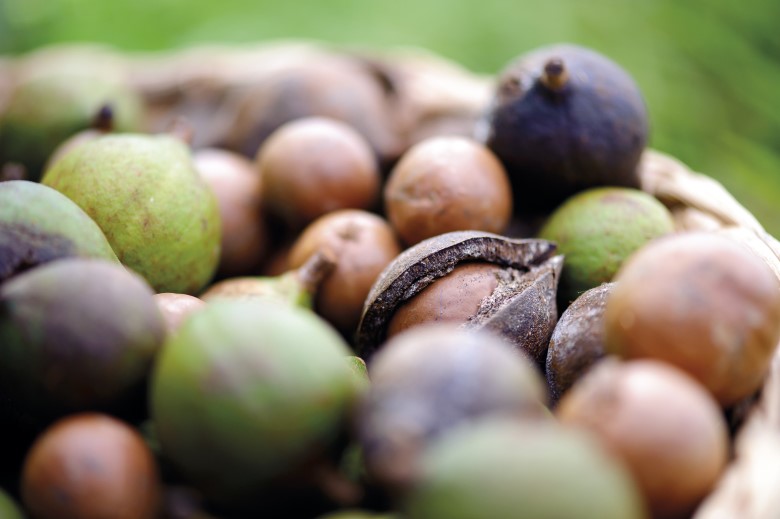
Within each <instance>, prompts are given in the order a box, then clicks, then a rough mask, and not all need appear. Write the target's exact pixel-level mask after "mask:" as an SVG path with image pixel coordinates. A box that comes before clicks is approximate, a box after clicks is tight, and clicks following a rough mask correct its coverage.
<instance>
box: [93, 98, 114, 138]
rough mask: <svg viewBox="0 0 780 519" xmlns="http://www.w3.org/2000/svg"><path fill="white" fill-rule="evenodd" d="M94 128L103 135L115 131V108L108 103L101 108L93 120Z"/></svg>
mask: <svg viewBox="0 0 780 519" xmlns="http://www.w3.org/2000/svg"><path fill="white" fill-rule="evenodd" d="M92 128H93V129H95V130H98V131H100V132H103V133H111V132H113V131H114V107H113V106H111V103H106V104H104V105H103V106H101V107H100V109H99V110H98V111H97V113H96V114H95V117H94V118H93V119H92Z"/></svg>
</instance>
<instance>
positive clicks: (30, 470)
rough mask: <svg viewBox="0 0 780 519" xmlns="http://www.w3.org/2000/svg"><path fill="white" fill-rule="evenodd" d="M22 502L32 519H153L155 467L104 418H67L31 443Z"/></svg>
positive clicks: (135, 437)
mask: <svg viewBox="0 0 780 519" xmlns="http://www.w3.org/2000/svg"><path fill="white" fill-rule="evenodd" d="M22 500H23V501H24V505H25V507H26V508H27V510H28V511H29V512H30V515H31V516H32V517H34V518H35V519H104V518H106V517H111V518H116V519H153V518H156V517H157V514H158V511H159V508H160V481H159V476H158V470H157V465H156V462H155V460H154V457H153V456H152V453H151V452H150V451H149V449H148V447H147V446H146V444H145V443H144V441H143V439H142V438H141V436H140V435H139V434H138V433H137V432H135V431H134V430H133V429H131V428H130V427H129V426H128V425H126V424H124V423H123V422H120V421H119V420H116V419H114V418H111V417H110V416H107V415H101V414H97V413H88V414H81V415H73V416H71V417H68V418H65V419H63V420H61V421H59V422H56V423H55V424H54V425H52V426H51V427H50V428H49V429H47V430H46V431H45V432H44V433H43V435H42V436H41V437H40V438H38V440H36V442H35V444H34V445H33V447H32V448H31V450H30V452H29V453H28V455H27V458H26V460H25V463H24V468H23V472H22Z"/></svg>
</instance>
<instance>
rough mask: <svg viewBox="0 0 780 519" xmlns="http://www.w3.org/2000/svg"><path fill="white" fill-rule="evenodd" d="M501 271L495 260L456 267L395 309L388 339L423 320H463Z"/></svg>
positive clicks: (490, 290) (473, 311) (474, 312)
mask: <svg viewBox="0 0 780 519" xmlns="http://www.w3.org/2000/svg"><path fill="white" fill-rule="evenodd" d="M501 270H502V267H501V266H500V265H496V264H495V263H481V262H479V263H464V264H462V265H458V266H456V267H455V268H454V269H453V270H452V272H450V273H449V274H447V275H446V276H444V277H441V278H439V279H437V280H436V282H435V283H432V284H430V285H428V286H427V287H425V288H424V289H423V290H422V292H420V293H419V294H417V295H416V296H414V297H412V298H411V299H410V300H409V301H407V302H406V303H404V304H403V305H402V306H401V307H400V308H398V309H397V310H396V311H395V313H394V314H393V317H392V318H391V319H390V323H389V324H388V325H387V338H388V339H389V338H391V337H393V336H394V335H397V334H398V333H400V332H402V331H404V330H407V329H409V328H412V327H414V326H419V325H421V324H426V323H433V322H439V323H441V322H449V323H454V324H463V323H465V322H466V321H468V320H469V319H470V318H471V317H473V316H475V315H477V312H478V311H479V307H480V304H481V303H482V300H483V299H485V298H487V297H489V296H490V295H491V294H492V293H493V291H494V290H495V289H496V288H497V287H498V283H499V272H501Z"/></svg>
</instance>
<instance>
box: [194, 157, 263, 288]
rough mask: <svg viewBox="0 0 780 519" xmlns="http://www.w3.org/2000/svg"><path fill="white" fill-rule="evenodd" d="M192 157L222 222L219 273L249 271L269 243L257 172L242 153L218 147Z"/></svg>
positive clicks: (255, 264) (233, 274)
mask: <svg viewBox="0 0 780 519" xmlns="http://www.w3.org/2000/svg"><path fill="white" fill-rule="evenodd" d="M192 158H193V161H194V162H195V168H196V169H197V170H198V173H199V174H200V176H201V178H202V179H203V180H204V181H205V182H206V184H208V186H209V187H210V188H211V190H212V191H213V192H214V195H215V196H216V198H217V205H218V206H219V217H220V221H221V223H222V248H221V252H220V257H219V274H220V275H223V276H238V275H247V274H250V273H252V270H253V269H254V268H256V267H257V266H258V265H259V264H260V262H261V261H262V260H263V258H264V257H265V255H266V254H267V252H268V249H269V245H270V244H269V241H270V237H269V232H268V228H267V226H266V223H265V218H264V216H263V203H262V183H261V181H260V174H259V173H258V172H257V170H256V169H255V167H254V165H253V164H252V162H251V161H250V160H248V159H246V158H245V157H243V156H242V155H238V154H236V153H233V152H230V151H226V150H221V149H218V148H204V149H201V150H197V151H195V152H194V153H193V157H192Z"/></svg>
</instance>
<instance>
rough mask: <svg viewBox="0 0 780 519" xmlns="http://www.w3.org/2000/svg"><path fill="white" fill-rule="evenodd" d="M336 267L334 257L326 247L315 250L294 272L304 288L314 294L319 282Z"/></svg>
mask: <svg viewBox="0 0 780 519" xmlns="http://www.w3.org/2000/svg"><path fill="white" fill-rule="evenodd" d="M334 268H336V257H335V255H334V254H333V253H332V252H331V251H330V250H327V249H323V250H319V251H317V252H315V253H314V254H313V255H312V256H311V257H310V258H309V259H308V260H307V261H306V263H304V264H303V265H302V266H301V267H300V268H299V269H298V270H297V272H296V274H297V276H298V280H299V281H300V282H301V284H302V285H303V287H304V289H305V290H306V291H307V292H308V293H310V294H315V293H316V292H317V289H318V288H319V286H320V284H321V283H322V282H323V281H324V280H325V278H326V277H327V276H328V274H330V273H331V272H332V271H333V269H334Z"/></svg>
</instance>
